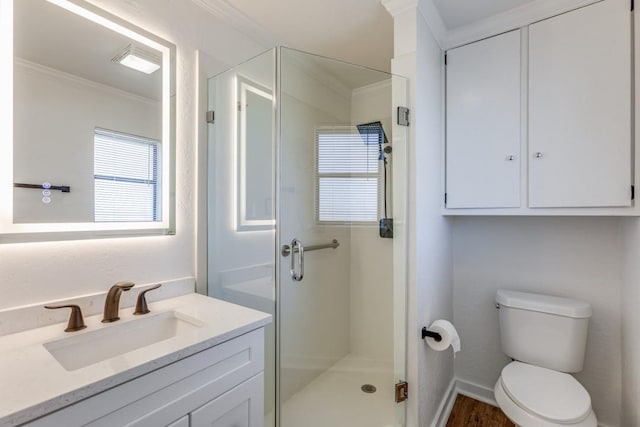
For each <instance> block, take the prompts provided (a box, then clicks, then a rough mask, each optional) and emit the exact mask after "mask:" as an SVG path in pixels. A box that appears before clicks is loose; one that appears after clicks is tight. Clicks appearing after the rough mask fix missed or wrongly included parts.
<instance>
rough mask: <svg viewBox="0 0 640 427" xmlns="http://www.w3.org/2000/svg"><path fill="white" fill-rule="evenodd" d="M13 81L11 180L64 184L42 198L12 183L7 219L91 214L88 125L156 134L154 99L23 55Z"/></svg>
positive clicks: (71, 218) (76, 218) (86, 217)
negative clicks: (46, 198) (46, 201)
mask: <svg viewBox="0 0 640 427" xmlns="http://www.w3.org/2000/svg"><path fill="white" fill-rule="evenodd" d="M13 85H14V96H15V102H14V154H13V158H14V162H13V164H14V180H15V182H21V183H27V184H40V183H42V182H44V181H47V182H50V183H51V184H53V185H69V186H71V192H69V193H61V192H57V191H53V192H52V194H51V199H52V201H51V203H49V204H44V203H42V201H41V200H40V199H41V198H42V194H40V192H39V191H37V190H32V189H16V190H14V209H13V212H14V216H13V218H14V221H16V222H93V220H94V169H93V163H94V162H93V147H94V144H93V137H94V131H95V129H96V128H102V129H108V130H113V131H117V132H123V133H128V134H131V135H138V136H144V137H147V138H151V139H156V140H160V139H161V136H162V126H161V115H162V110H161V105H160V102H158V101H154V100H151V99H146V98H142V97H140V96H136V95H129V94H127V93H126V92H123V91H121V90H117V89H113V88H110V87H108V86H105V85H101V84H95V83H93V82H90V81H87V80H85V79H81V78H76V77H75V76H72V75H70V74H66V73H60V72H56V70H53V69H49V68H43V67H41V66H39V65H38V64H32V63H25V62H19V63H18V64H16V67H15V76H14V80H13Z"/></svg>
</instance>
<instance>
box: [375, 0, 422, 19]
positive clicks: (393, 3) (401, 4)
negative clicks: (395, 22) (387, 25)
mask: <svg viewBox="0 0 640 427" xmlns="http://www.w3.org/2000/svg"><path fill="white" fill-rule="evenodd" d="M381 3H382V5H383V6H384V7H385V9H387V12H389V14H390V15H391V16H393V17H394V18H395V17H396V16H397V15H400V14H402V13H404V12H407V11H409V10H413V9H416V8H417V7H418V3H419V0H382V1H381Z"/></svg>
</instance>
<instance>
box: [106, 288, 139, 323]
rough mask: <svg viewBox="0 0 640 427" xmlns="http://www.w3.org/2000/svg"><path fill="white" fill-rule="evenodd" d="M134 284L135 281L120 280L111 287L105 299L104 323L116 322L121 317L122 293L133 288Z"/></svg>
mask: <svg viewBox="0 0 640 427" xmlns="http://www.w3.org/2000/svg"><path fill="white" fill-rule="evenodd" d="M134 285H135V283H133V282H118V283H116V284H115V285H113V286H112V287H111V289H109V292H108V293H107V297H106V298H105V300H104V316H103V317H102V323H109V322H115V321H116V320H118V319H120V316H118V309H119V305H120V295H122V291H128V290H129V289H131V288H133V286H134Z"/></svg>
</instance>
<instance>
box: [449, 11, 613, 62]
mask: <svg viewBox="0 0 640 427" xmlns="http://www.w3.org/2000/svg"><path fill="white" fill-rule="evenodd" d="M600 1H603V0H537V1H534V2H531V3H527V4H524V5H522V6H519V7H516V8H514V9H511V10H508V11H506V12H503V13H500V14H498V15H495V16H491V17H489V18H486V19H483V20H480V21H477V22H475V23H473V24H470V25H466V26H464V27H460V28H456V29H454V30H452V31H449V32H448V33H447V37H446V39H445V43H444V45H443V46H442V48H443V49H445V50H446V49H451V48H454V47H458V46H462V45H464V44H467V43H471V42H473V41H476V40H480V39H483V38H486V37H490V36H494V35H496V34H500V33H504V32H506V31H510V30H515V29H517V28H521V27H524V26H527V25H530V24H533V23H534V22H537V21H540V20H543V19H547V18H550V17H552V16H555V15H559V14H561V13H565V12H568V11H570V10H574V9H578V8H580V7H584V6H587V5H590V4H593V3H598V2H600Z"/></svg>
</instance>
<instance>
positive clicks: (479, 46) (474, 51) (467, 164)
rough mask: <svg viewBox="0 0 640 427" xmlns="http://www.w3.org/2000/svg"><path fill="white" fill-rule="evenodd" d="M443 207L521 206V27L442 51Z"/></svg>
mask: <svg viewBox="0 0 640 427" xmlns="http://www.w3.org/2000/svg"><path fill="white" fill-rule="evenodd" d="M446 158H447V164H446V171H447V207H449V208H515V207H519V206H520V31H512V32H509V33H506V34H502V35H499V36H496V37H492V38H489V39H486V40H482V41H479V42H477V43H472V44H469V45H466V46H463V47H460V48H457V49H453V50H451V51H449V52H448V53H447V156H446Z"/></svg>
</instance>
